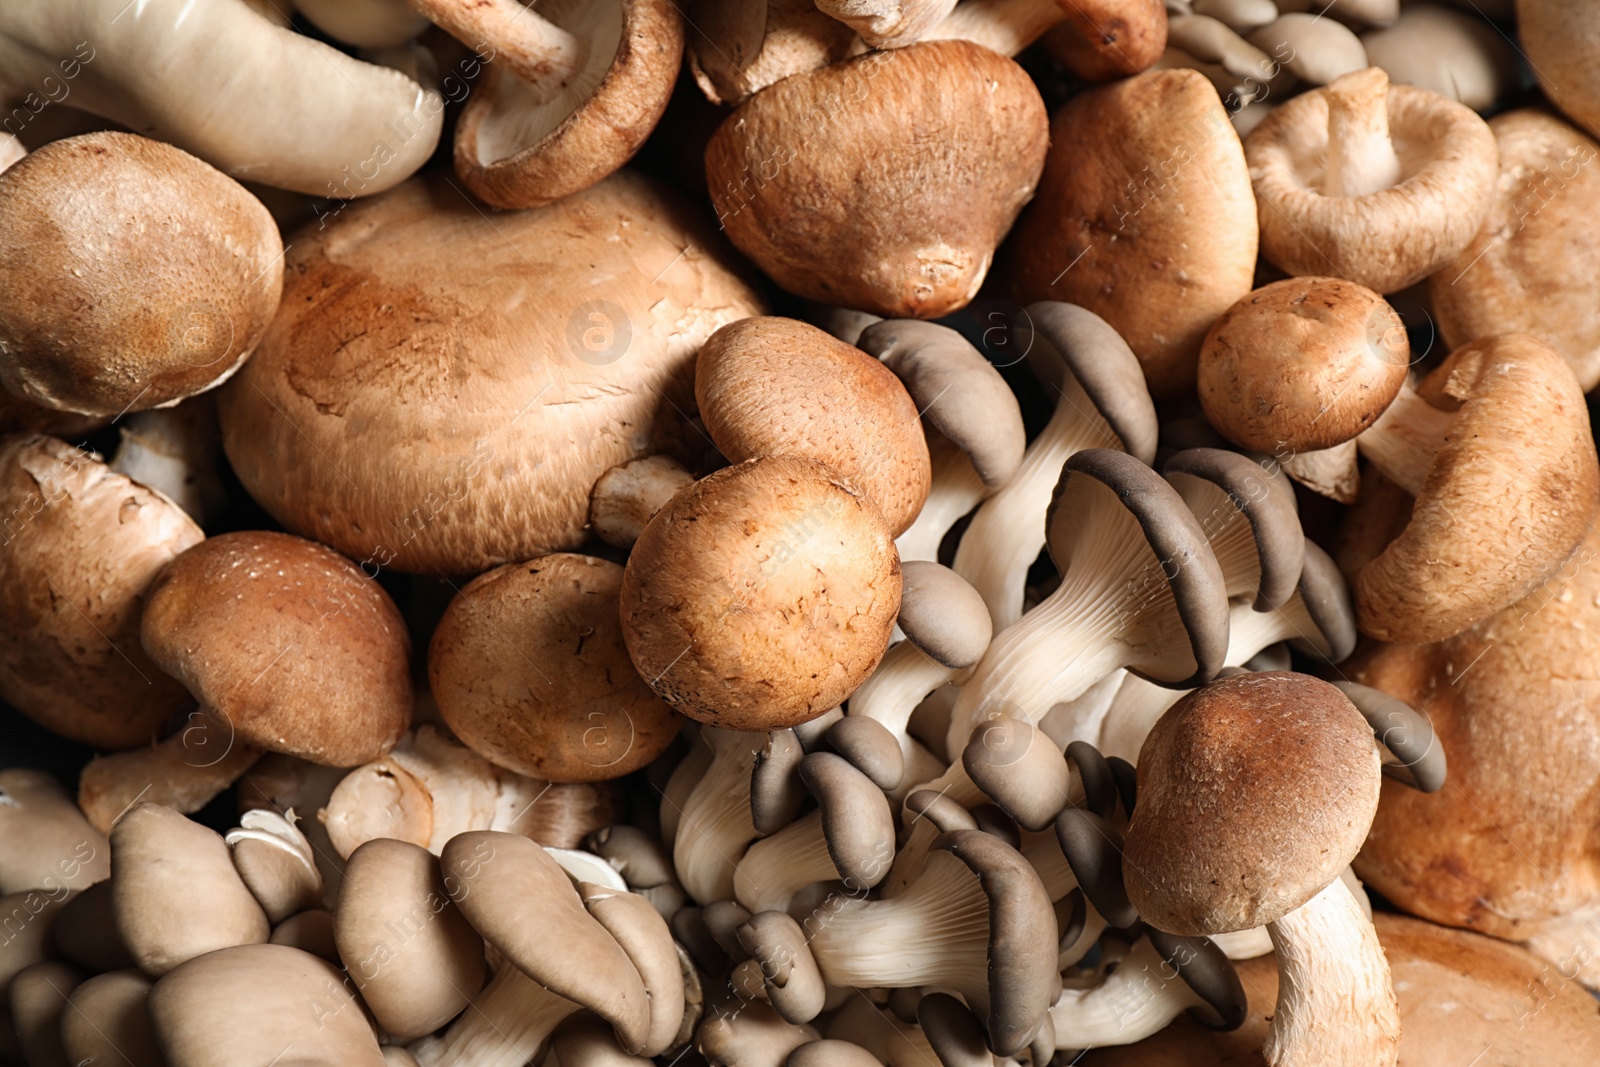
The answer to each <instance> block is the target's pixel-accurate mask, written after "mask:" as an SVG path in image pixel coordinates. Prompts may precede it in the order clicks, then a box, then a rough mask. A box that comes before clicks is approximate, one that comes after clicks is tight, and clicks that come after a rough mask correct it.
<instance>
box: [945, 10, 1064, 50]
mask: <svg viewBox="0 0 1600 1067" xmlns="http://www.w3.org/2000/svg"><path fill="white" fill-rule="evenodd" d="M1066 17H1067V14H1066V12H1065V11H1064V10H1062V7H1061V5H1060V4H1058V3H1056V0H967V2H966V3H964V4H957V5H956V8H955V10H954V11H952V12H950V14H948V15H946V16H945V17H944V19H943V21H941V22H940V23H939V24H938V25H937V26H935V27H934V28H933V29H932V30H930V31H928V33H927V34H926V35H925V36H924V37H923V40H925V41H947V40H959V41H972V42H974V43H975V44H981V45H983V46H984V47H985V48H988V49H991V50H993V51H996V52H999V53H1000V54H1001V55H1003V56H1014V55H1016V54H1017V53H1018V52H1020V51H1022V50H1023V49H1024V48H1026V47H1028V46H1029V45H1030V44H1032V43H1033V42H1035V41H1037V40H1038V39H1039V38H1041V37H1043V36H1044V35H1045V32H1046V31H1048V30H1049V29H1050V28H1051V27H1052V26H1054V25H1056V24H1057V23H1059V22H1062V21H1065V19H1066Z"/></svg>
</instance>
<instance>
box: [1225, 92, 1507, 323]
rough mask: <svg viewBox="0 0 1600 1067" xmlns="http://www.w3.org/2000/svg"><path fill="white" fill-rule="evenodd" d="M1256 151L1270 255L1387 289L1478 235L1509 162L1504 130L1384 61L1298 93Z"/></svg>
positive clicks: (1269, 122) (1261, 135)
mask: <svg viewBox="0 0 1600 1067" xmlns="http://www.w3.org/2000/svg"><path fill="white" fill-rule="evenodd" d="M1245 158H1246V159H1247V160H1248V161H1249V163H1250V177H1251V180H1252V181H1253V182H1254V183H1255V191H1256V199H1257V200H1258V201H1259V202H1260V220H1261V251H1262V253H1263V254H1264V255H1265V256H1266V257H1267V259H1269V260H1271V261H1272V263H1273V264H1274V265H1276V266H1277V267H1279V268H1280V269H1282V270H1284V271H1287V272H1288V273H1290V274H1294V275H1302V274H1316V275H1334V276H1337V277H1340V278H1344V279H1346V280H1348V281H1352V282H1355V283H1357V284H1359V285H1363V286H1366V287H1367V288H1369V289H1373V290H1376V291H1377V292H1380V293H1392V292H1395V291H1396V290H1399V289H1404V288H1405V287H1406V286H1408V285H1412V284H1414V283H1416V282H1419V281H1421V280H1422V279H1423V278H1426V277H1427V276H1428V275H1430V274H1432V273H1433V272H1434V271H1436V270H1438V269H1439V268H1440V267H1443V266H1444V265H1445V264H1447V263H1449V262H1450V261H1451V260H1452V259H1454V258H1455V257H1456V256H1457V255H1458V254H1459V253H1460V252H1461V250H1462V249H1463V248H1465V247H1466V246H1467V244H1468V243H1469V242H1470V241H1471V240H1472V238H1473V235H1474V234H1476V233H1477V232H1478V228H1479V226H1481V225H1482V224H1483V220H1484V217H1485V216H1486V215H1487V214H1488V211H1489V203H1490V200H1491V198H1492V197H1493V195H1494V185H1495V175H1496V170H1497V166H1498V152H1497V150H1496V148H1495V144H1494V135H1493V134H1492V133H1490V132H1489V127H1488V126H1487V125H1486V124H1485V123H1484V121H1483V120H1482V119H1481V118H1479V117H1478V116H1477V115H1476V114H1474V113H1473V111H1472V110H1471V109H1470V108H1467V107H1464V106H1462V105H1461V104H1458V103H1456V102H1455V101H1453V100H1447V99H1445V98H1444V97H1442V96H1440V95H1438V94H1437V93H1430V92H1428V91H1427V90H1426V89H1417V88H1413V87H1411V86H1409V85H1390V84H1389V78H1388V76H1387V75H1386V74H1384V72H1383V71H1382V70H1380V69H1379V68H1377V67H1368V68H1366V69H1365V70H1360V71H1356V72H1355V73H1353V74H1346V75H1345V76H1343V77H1342V78H1339V79H1337V80H1336V81H1334V82H1332V83H1331V84H1329V85H1327V86H1326V87H1324V88H1321V89H1313V90H1312V91H1310V92H1307V93H1302V94H1300V95H1299V96H1297V97H1295V98H1293V99H1292V100H1289V101H1286V102H1285V103H1284V104H1282V105H1281V106H1280V107H1278V109H1277V110H1275V111H1274V112H1273V113H1272V114H1271V115H1269V116H1267V118H1266V120H1265V121H1263V122H1262V123H1261V125H1259V126H1257V127H1256V128H1255V129H1254V130H1253V131H1251V133H1250V136H1249V137H1248V138H1247V139H1246V143H1245Z"/></svg>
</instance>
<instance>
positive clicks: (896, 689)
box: [849, 641, 965, 765]
mask: <svg viewBox="0 0 1600 1067" xmlns="http://www.w3.org/2000/svg"><path fill="white" fill-rule="evenodd" d="M964 673H965V672H964V671H960V670H954V669H952V668H950V667H946V666H945V665H944V664H942V663H940V662H939V661H938V660H936V659H934V658H933V657H932V656H930V655H928V654H927V653H926V652H924V651H923V650H922V649H920V648H918V647H917V645H916V642H914V641H901V642H899V643H897V644H895V645H892V646H890V648H889V651H887V652H885V653H884V654H883V659H882V660H881V661H880V662H879V663H878V669H877V670H875V671H873V672H872V676H871V677H870V678H868V679H867V680H866V681H865V682H862V683H861V687H860V688H859V689H857V690H856V691H855V692H854V693H852V694H850V703H849V714H851V715H859V716H864V717H866V718H869V719H875V720H877V721H878V722H880V723H882V724H883V725H884V728H885V729H887V730H888V731H889V732H890V733H892V734H894V735H895V737H896V738H897V739H898V740H899V742H900V750H901V752H902V753H903V754H904V755H905V757H906V761H907V763H908V765H909V763H910V761H911V756H912V744H913V742H912V740H911V735H910V734H908V733H906V725H907V724H908V723H909V722H910V721H911V713H912V712H914V711H916V710H917V705H918V704H921V703H922V702H923V700H925V699H926V698H927V696H928V694H929V693H931V692H933V691H934V690H935V689H938V688H939V687H940V686H941V685H944V684H945V683H947V682H951V681H954V680H955V679H957V678H959V677H960V676H961V675H962V674H964Z"/></svg>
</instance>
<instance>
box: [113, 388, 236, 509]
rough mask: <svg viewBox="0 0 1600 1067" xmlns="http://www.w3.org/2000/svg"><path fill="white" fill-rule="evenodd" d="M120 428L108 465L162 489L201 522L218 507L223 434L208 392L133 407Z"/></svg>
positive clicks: (223, 497) (221, 496) (220, 504)
mask: <svg viewBox="0 0 1600 1067" xmlns="http://www.w3.org/2000/svg"><path fill="white" fill-rule="evenodd" d="M119 431H120V432H121V435H122V442H121V443H120V444H119V445H118V446H117V454H116V455H115V456H113V457H112V458H111V469H112V470H114V471H116V472H117V473H118V474H122V475H126V476H127V477H129V478H132V479H133V480H134V481H136V482H138V483H140V484H141V485H145V486H148V487H149V488H151V489H155V490H158V491H160V492H162V493H165V494H166V495H167V497H169V498H170V499H171V500H172V502H173V503H174V504H177V505H178V506H179V507H180V508H182V509H183V510H184V511H185V512H187V513H188V515H189V517H190V518H192V519H193V520H194V521H195V522H197V523H199V524H200V525H202V526H203V525H205V524H206V523H207V522H208V521H210V520H211V519H212V518H214V517H215V516H216V515H217V513H218V512H219V511H221V510H222V507H223V505H225V504H226V503H227V496H226V495H225V492H224V490H223V488H222V477H221V475H220V474H219V473H218V463H219V461H220V460H221V457H222V438H221V436H220V435H219V432H218V430H217V410H216V405H215V404H213V403H212V401H211V399H210V398H209V397H195V398H193V399H191V400H188V401H186V402H184V403H182V404H180V405H178V406H176V407H170V408H156V409H152V410H150V411H138V412H134V413H133V414H131V415H129V416H127V418H126V419H125V420H124V421H123V422H122V424H121V426H120V427H119Z"/></svg>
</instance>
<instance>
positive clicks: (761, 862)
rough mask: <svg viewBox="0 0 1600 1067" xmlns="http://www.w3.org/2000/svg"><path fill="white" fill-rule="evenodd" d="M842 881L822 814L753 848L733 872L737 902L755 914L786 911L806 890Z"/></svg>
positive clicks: (734, 897) (811, 817) (812, 815)
mask: <svg viewBox="0 0 1600 1067" xmlns="http://www.w3.org/2000/svg"><path fill="white" fill-rule="evenodd" d="M838 877H839V869H838V868H837V867H836V866H834V862H833V856H832V854H831V853H830V852H829V851H828V839H827V837H826V836H825V835H824V834H823V832H822V813H821V812H817V811H813V812H812V813H811V814H809V815H806V816H803V817H802V818H800V819H797V820H796V821H794V822H792V823H790V824H789V825H788V826H785V827H784V828H783V829H782V830H779V831H778V832H777V833H775V834H773V835H772V836H771V837H766V838H762V839H761V840H760V841H757V842H756V843H755V844H753V845H751V846H750V849H749V851H748V852H746V853H745V854H744V858H743V859H741V860H740V861H739V865H738V866H737V867H735V868H734V870H733V899H735V900H737V901H738V902H739V903H740V904H742V905H744V907H745V908H746V909H747V910H748V911H750V912H751V913H752V914H755V913H759V912H763V911H783V910H785V909H787V908H788V906H789V900H790V898H792V897H793V896H794V895H795V894H796V893H798V892H799V891H800V890H802V889H804V888H805V887H806V886H808V885H811V884H812V883H813V882H830V881H833V880H834V879H836V878H838Z"/></svg>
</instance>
